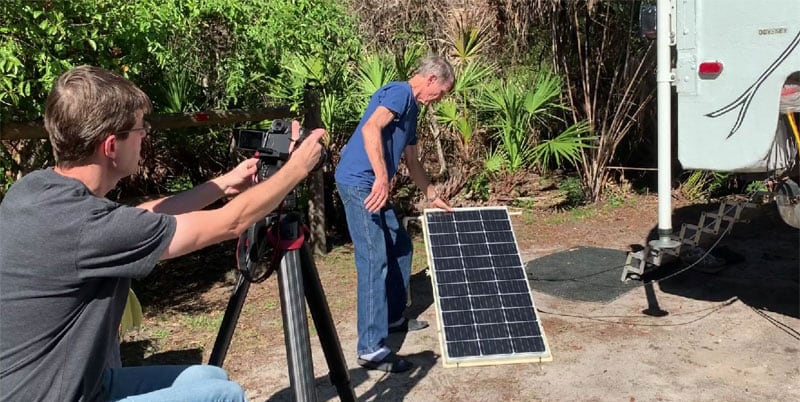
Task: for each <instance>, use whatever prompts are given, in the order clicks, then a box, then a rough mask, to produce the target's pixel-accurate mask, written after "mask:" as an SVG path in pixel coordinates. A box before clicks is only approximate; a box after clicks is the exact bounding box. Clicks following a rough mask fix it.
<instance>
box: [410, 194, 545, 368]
mask: <svg viewBox="0 0 800 402" xmlns="http://www.w3.org/2000/svg"><path fill="white" fill-rule="evenodd" d="M482 210H503V211H504V213H505V216H506V217H507V219H508V224H509V226H510V225H511V219H510V217H509V215H508V209H507V208H506V207H469V208H454V212H456V213H458V212H462V211H482ZM437 212H439V213H440V212H443V211H442V210H441V209H430V208H429V209H425V210H424V211H423V215H422V219H421V220H422V225H421V226H422V231H423V235H424V238H425V251H426V253H427V259H428V266H429V267H430V277H431V282H432V287H433V299H434V303H433V304H434V307H435V310H436V324H437V325H436V329H437V332H438V338H439V346H440V349H441V351H442V357H443V358H442V365H443V366H444V367H469V366H486V365H498V364H513V363H541V362H549V361H552V360H553V357H552V355H551V353H550V347H549V346H548V342H547V337H546V335H545V333H544V328H542V324H541V320H540V319H539V317H538V314H536V325H537V326H538V329H539V334H540V335H541V340H542V342H543V344H544V351H543V352H536V353H510V354H495V355H488V356H465V357H452V356H450V354H449V353H448V349H447V339H445V328H444V327H445V326H444V320H443V315H442V313H443V309H442V306H441V304H440V302H441V298H440V294H439V283H438V281H437V275H436V268H437V267H436V266H435V261H434V254H433V251H432V245H431V243H432V242H431V238H430V233H429V227H428V224H429V222H428V214H429V213H437ZM510 231H511V235H512V237H513V241H514V248H515V251H516V256H517V258H519V263H520V269H522V270H523V274H524V265H523V264H522V258H521V256H520V254H519V245H518V243H517V239H516V234H515V233H514V229H513V227H510ZM524 282H525V286H526V288H527V294H528V296H529V297H530V302H531V305H532V308H533V310H534V311H533V312H534V314H535V313H536V305H535V303H534V300H533V294H532V293H531V288H530V284H529V283H528V281H527V277H526V279H525V281H524Z"/></svg>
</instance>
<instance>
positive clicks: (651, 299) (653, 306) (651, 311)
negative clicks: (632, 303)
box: [642, 281, 669, 317]
mask: <svg viewBox="0 0 800 402" xmlns="http://www.w3.org/2000/svg"><path fill="white" fill-rule="evenodd" d="M644 295H645V297H646V298H647V308H646V309H644V310H642V314H644V315H649V316H651V317H664V316H666V315H668V314H669V312H667V311H664V310H662V309H661V306H659V305H658V298H656V290H655V289H654V288H653V281H650V282H647V283H645V284H644Z"/></svg>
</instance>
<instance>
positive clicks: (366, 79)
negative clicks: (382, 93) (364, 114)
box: [356, 53, 397, 109]
mask: <svg viewBox="0 0 800 402" xmlns="http://www.w3.org/2000/svg"><path fill="white" fill-rule="evenodd" d="M356 75H357V77H358V84H357V85H356V87H357V88H358V91H359V94H360V95H361V96H362V97H363V106H364V107H366V106H367V103H368V102H369V97H370V96H372V94H374V93H375V91H377V90H378V88H380V87H382V86H384V85H386V84H388V83H389V82H391V81H394V80H396V79H397V67H396V66H395V62H394V59H393V58H392V56H390V55H388V54H385V53H379V54H371V55H367V56H365V57H364V59H363V60H362V61H361V64H360V65H359V67H358V72H357V74H356ZM362 109H363V108H362Z"/></svg>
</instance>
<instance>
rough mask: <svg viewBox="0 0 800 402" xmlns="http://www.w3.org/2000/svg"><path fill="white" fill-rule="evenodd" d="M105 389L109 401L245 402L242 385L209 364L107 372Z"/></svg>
mask: <svg viewBox="0 0 800 402" xmlns="http://www.w3.org/2000/svg"><path fill="white" fill-rule="evenodd" d="M103 387H104V389H105V392H106V397H107V398H108V400H109V401H124V402H173V401H174V402H212V401H213V402H245V401H246V400H247V399H246V397H245V395H244V391H243V390H242V387H241V386H239V384H237V383H235V382H233V381H229V380H228V374H227V373H226V372H225V370H223V369H221V368H219V367H216V366H208V365H193V366H139V367H120V368H112V369H107V370H106V371H105V373H103Z"/></svg>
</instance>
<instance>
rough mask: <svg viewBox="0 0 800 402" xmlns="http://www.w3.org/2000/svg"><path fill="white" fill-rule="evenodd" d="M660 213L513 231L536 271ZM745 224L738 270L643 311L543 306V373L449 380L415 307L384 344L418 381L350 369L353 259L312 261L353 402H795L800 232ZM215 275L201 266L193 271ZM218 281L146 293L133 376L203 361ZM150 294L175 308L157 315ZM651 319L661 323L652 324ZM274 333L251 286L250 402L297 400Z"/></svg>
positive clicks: (490, 372) (325, 385) (241, 367)
mask: <svg viewBox="0 0 800 402" xmlns="http://www.w3.org/2000/svg"><path fill="white" fill-rule="evenodd" d="M656 205H657V203H656V198H655V197H654V196H652V195H649V196H644V195H640V196H629V197H628V198H627V199H625V200H624V201H622V202H617V203H616V205H610V204H609V205H606V206H599V207H593V208H586V209H579V210H573V211H566V212H561V213H557V214H554V213H552V212H546V211H538V212H537V211H533V212H531V211H523V212H522V213H521V214H520V215H514V216H513V218H512V219H513V225H514V229H515V232H516V235H517V240H518V243H519V246H520V249H521V251H522V255H523V259H524V260H525V261H529V260H532V259H535V258H538V257H542V256H545V255H548V254H552V253H556V252H559V251H564V250H569V249H571V248H574V247H577V246H594V247H603V248H611V249H618V250H628V249H630V247H631V246H632V245H641V244H644V243H645V242H646V239H647V238H648V236H651V233H652V231H653V230H654V226H655V224H656V222H657V211H656ZM713 209H715V206H714V205H679V206H678V207H677V208H676V211H675V214H674V216H675V218H674V223H673V227H675V228H678V229H679V228H680V224H681V223H683V222H691V221H694V223H696V222H697V219H698V217H699V215H700V212H701V211H709V210H713ZM745 218H746V219H747V221H746V222H743V223H738V224H737V225H736V226H735V228H734V230H733V231H732V233H731V234H729V235H728V236H726V237H725V238H723V239H722V240H721V241H720V243H719V246H720V247H722V246H724V247H726V248H727V249H728V250H733V251H734V252H735V253H737V254H738V255H739V256H740V257H743V259H744V261H741V262H738V263H735V264H730V265H728V266H726V268H725V269H723V270H722V271H720V272H718V273H714V274H711V273H703V272H699V271H697V270H689V271H686V272H685V273H682V274H680V275H678V276H676V277H674V278H671V279H669V280H665V281H663V282H659V283H658V284H656V285H655V286H654V287H653V289H654V290H655V292H654V295H652V296H651V297H649V298H648V297H647V295H646V292H645V288H644V287H637V288H634V289H633V290H630V291H628V292H627V293H625V294H623V295H622V296H620V297H618V298H616V299H614V300H613V301H611V302H608V303H591V302H578V301H571V300H567V299H562V298H558V297H554V296H550V295H548V294H544V293H541V292H537V291H534V301H535V304H536V307H537V308H538V309H539V310H540V312H539V317H540V319H541V321H542V324H543V327H544V332H545V335H546V336H547V340H548V344H549V347H550V350H551V353H552V356H553V361H552V362H547V363H529V364H509V365H497V366H482V367H469V368H444V367H443V366H442V364H441V361H440V353H441V350H440V346H439V340H438V335H437V333H436V329H435V327H436V313H435V308H434V306H433V303H432V300H430V299H429V298H427V299H426V298H424V297H423V298H420V297H418V298H415V305H414V306H412V308H411V312H412V313H413V314H415V315H418V316H419V318H420V319H424V320H428V321H429V322H431V324H432V325H431V328H428V329H426V330H423V331H419V332H415V333H411V334H408V335H405V336H404V335H399V334H397V335H393V336H392V337H390V339H389V344H390V345H391V346H393V347H395V348H398V349H399V354H401V355H405V356H408V357H409V358H410V360H411V361H412V362H413V363H415V368H414V369H413V370H411V371H410V372H408V373H402V374H384V373H379V372H372V371H369V372H368V371H365V370H363V369H361V368H360V367H359V366H358V365H357V364H356V362H355V352H354V351H355V342H356V329H355V290H354V289H355V283H356V276H355V269H354V268H353V267H352V262H351V261H352V249H351V246H350V245H348V244H345V245H343V246H340V247H337V248H336V249H335V250H334V251H333V252H331V253H330V254H329V255H327V256H324V257H320V258H318V259H317V261H316V262H317V269H318V271H319V274H320V277H321V280H322V283H323V286H324V287H325V292H326V294H327V299H328V304H329V306H330V308H331V311H332V316H333V319H334V321H335V324H336V329H337V331H338V335H339V339H340V342H341V346H342V350H343V351H344V355H345V359H346V360H347V363H348V367H349V375H350V378H351V381H352V384H353V386H354V389H355V393H356V395H357V396H358V399H359V400H360V401H400V400H408V401H623V400H624V401H636V400H639V401H766V400H800V311H799V310H800V291H799V290H798V276H799V275H798V273H799V272H800V265H799V263H798V250H799V249H800V237H799V236H798V235H799V233H798V231H797V230H795V229H792V228H789V227H788V226H786V225H785V224H783V223H782V222H781V221H780V218H779V217H778V215H777V213H776V212H775V210H774V205H772V206H769V205H767V206H762V207H760V208H758V209H756V210H749V211H747V212H746V214H745ZM711 240H714V239H713V236H712V239H711ZM416 250H417V252H416V253H415V260H414V271H415V273H414V275H413V278H412V291H414V292H418V294H424V293H425V291H426V289H427V291H429V290H430V282H429V279H428V278H427V276H426V274H425V268H426V260H425V255H424V254H425V253H424V246H423V245H422V243H421V236H418V237H417V243H416ZM221 261H222V260H220V261H204V260H203V259H202V256H199V257H197V259H196V260H193V261H190V262H188V263H187V264H194V265H198V266H201V267H202V266H214V265H220V264H225V263H224V262H221ZM227 264H230V262H227ZM675 266H677V267H679V266H680V263H676V265H675ZM659 269H661V268H659ZM665 269H666V268H665ZM220 272H222V273H220V274H219V275H221V276H220V277H218V278H216V281H214V278H212V279H211V280H209V284H207V285H206V286H200V287H192V288H190V289H182V288H181V289H178V288H180V286H178V287H177V288H176V289H164V288H163V287H162V288H158V289H152V288H151V289H146V288H145V289H142V290H141V292H142V294H143V296H142V299H143V304H145V312H146V321H145V326H144V328H143V329H142V330H141V331H139V332H137V333H135V334H133V335H129V336H128V337H127V339H128V341H127V342H125V343H124V344H123V352H124V353H125V354H126V355H127V356H128V359H127V361H128V362H131V363H133V364H137V363H139V364H141V363H143V364H155V363H162V362H170V363H174V362H200V361H203V362H206V361H208V357H209V354H210V351H211V349H212V346H213V342H214V337H215V335H216V332H215V331H216V328H217V326H218V325H219V322H220V319H221V316H222V312H223V311H224V307H225V303H227V301H228V297H229V295H230V291H231V286H230V283H231V281H230V280H228V281H227V282H225V281H224V280H222V281H220V280H219V279H220V278H221V277H223V276H224V272H225V269H222V270H221V271H220ZM620 274H621V270H620ZM165 275H167V274H165ZM220 283H227V285H221V284H220ZM153 292H160V294H161V298H162V299H163V298H164V295H165V293H164V292H167V293H166V294H171V295H172V297H171V298H170V297H167V298H168V299H169V302H166V303H165V304H156V305H150V304H148V300H149V298H151V297H153V296H152V294H153ZM198 294H201V295H202V297H198ZM415 294H417V293H415ZM656 307H657V308H658V309H660V310H661V311H664V312H666V313H668V314H667V315H665V316H662V317H653V316H650V315H646V314H643V310H646V309H649V310H651V311H652V310H655V309H656ZM203 320H205V321H203ZM281 323H282V320H281V316H280V307H279V299H278V290H277V281H276V280H275V278H270V279H268V280H267V281H266V282H264V283H262V284H257V285H254V286H253V287H252V288H251V291H250V294H249V297H248V299H247V301H246V304H245V308H244V310H243V312H242V316H241V318H240V320H239V325H238V326H237V329H236V334H235V336H234V339H233V342H232V343H231V346H230V350H229V352H228V355H227V359H226V361H225V364H224V367H225V368H226V369H227V370H229V372H230V373H231V376H232V378H233V379H234V380H236V381H238V382H240V383H241V384H243V386H244V387H245V389H246V390H247V393H248V396H249V398H250V399H251V400H253V401H283V400H287V401H288V400H291V390H290V388H289V379H288V377H287V369H286V352H285V347H284V343H283V332H282V325H281ZM311 336H312V345H311V346H312V353H313V361H314V367H315V377H316V380H317V386H318V392H319V400H321V401H325V400H338V396H337V394H336V391H335V388H334V387H332V386H331V385H330V382H329V380H328V379H327V373H328V368H327V365H326V363H325V360H324V356H323V353H322V349H321V347H320V344H319V342H318V340H317V339H316V332H315V331H314V330H313V329H312V331H311ZM137 356H138V357H137ZM137 358H138V360H137Z"/></svg>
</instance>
